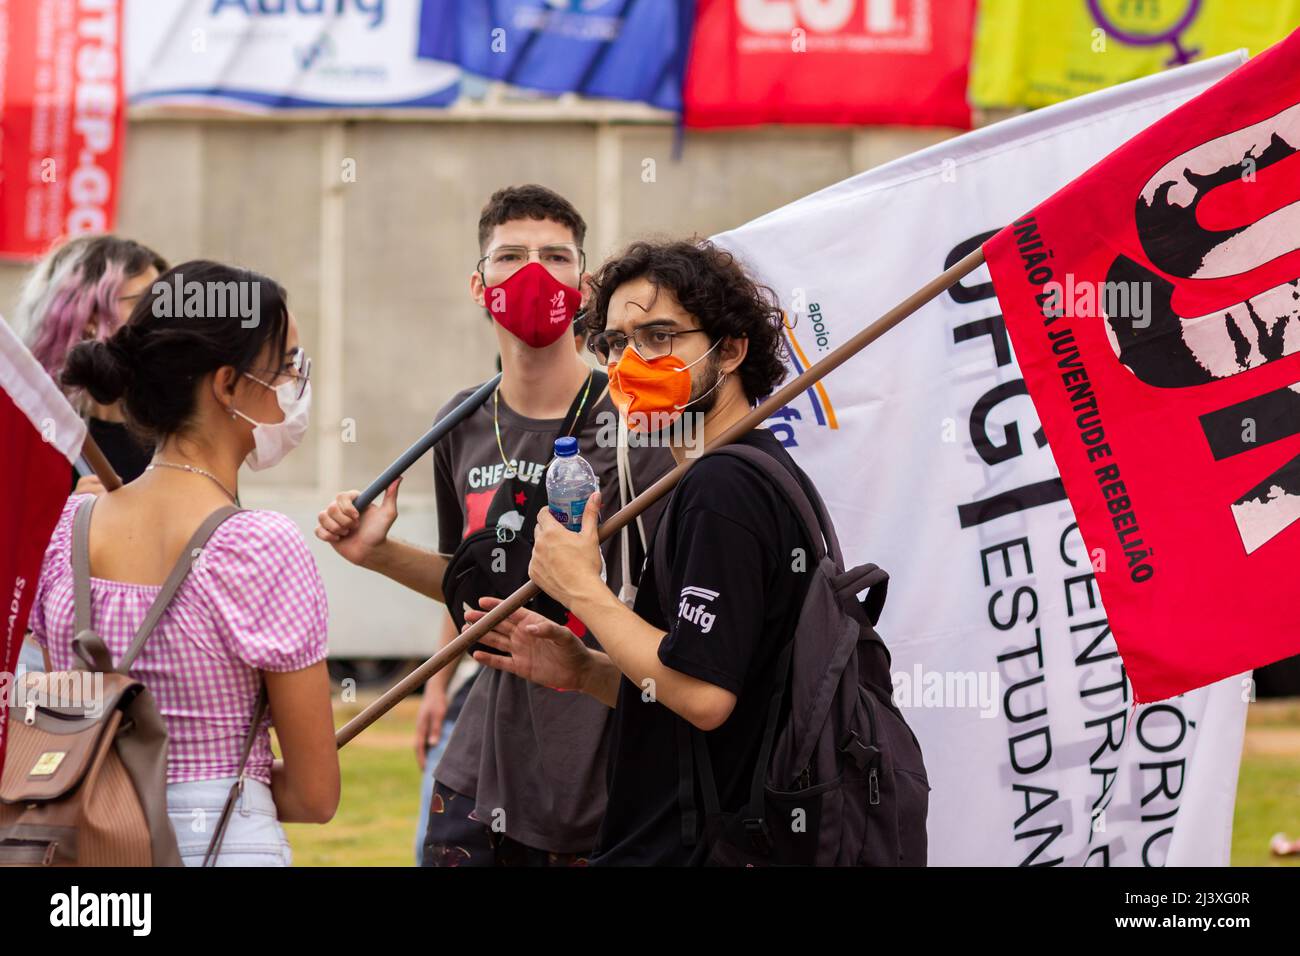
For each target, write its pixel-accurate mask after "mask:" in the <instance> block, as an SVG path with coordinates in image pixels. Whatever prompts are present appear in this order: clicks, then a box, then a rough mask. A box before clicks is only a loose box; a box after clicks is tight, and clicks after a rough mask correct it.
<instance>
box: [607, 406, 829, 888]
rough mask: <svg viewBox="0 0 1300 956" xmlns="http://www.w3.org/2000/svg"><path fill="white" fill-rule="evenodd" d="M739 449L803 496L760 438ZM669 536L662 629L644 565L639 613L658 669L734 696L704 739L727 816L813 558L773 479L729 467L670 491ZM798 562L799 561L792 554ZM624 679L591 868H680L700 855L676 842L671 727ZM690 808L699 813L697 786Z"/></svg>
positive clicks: (750, 760)
mask: <svg viewBox="0 0 1300 956" xmlns="http://www.w3.org/2000/svg"><path fill="white" fill-rule="evenodd" d="M741 443H743V444H746V445H750V446H753V447H755V448H758V449H760V450H762V451H764V452H767V453H768V454H770V455H771V456H772V457H774V458H775V459H777V461H779V462H781V463H782V464H783V465H785V466H786V467H787V468H788V469H790V471H791V472H792V473H793V474H795V475H796V476H797V477H799V478H800V479H801V480H802V481H803V482H804V483H805V485H811V482H810V481H809V480H808V479H807V476H805V475H803V473H802V472H801V471H800V470H799V468H798V466H797V465H795V463H794V461H793V460H792V459H791V458H790V456H789V455H788V454H787V453H786V451H785V449H784V448H782V447H781V445H780V443H779V442H778V441H777V440H776V438H775V437H774V436H773V435H772V433H771V432H770V431H768V430H767V429H765V428H762V429H756V430H754V431H753V432H750V433H749V434H748V435H746V436H745V437H744V438H743V439H741ZM674 494H675V495H676V498H675V501H674V503H673V522H672V526H671V527H667V526H665V523H664V522H663V521H660V522H659V526H658V527H657V528H656V529H655V537H656V538H657V537H658V536H659V535H661V534H662V535H667V539H666V540H667V544H668V555H669V562H668V563H669V568H670V578H671V580H670V581H669V585H668V588H667V590H666V594H667V596H668V597H669V601H668V603H669V606H670V608H671V609H672V618H671V620H668V619H666V618H665V615H664V613H663V610H662V606H661V603H660V592H659V582H658V581H656V577H657V575H656V574H655V568H654V559H653V547H654V545H653V544H652V546H651V547H652V556H651V557H650V559H648V560H647V562H646V566H645V568H644V569H643V571H642V573H641V574H642V576H641V586H640V589H639V591H638V592H637V600H636V606H635V611H636V613H637V614H638V615H639V616H640V617H642V618H644V619H645V620H646V621H648V622H649V623H650V624H653V625H654V626H655V627H659V628H663V629H664V630H665V631H667V632H668V633H667V634H666V635H665V636H664V638H663V641H662V642H661V643H660V645H659V660H660V661H661V662H662V663H663V664H664V665H665V666H667V667H671V668H672V669H673V670H676V671H680V672H681V673H683V674H688V675H690V676H691V677H695V678H698V679H700V680H703V681H707V682H709V683H710V684H714V685H716V686H718V687H721V688H724V689H725V690H729V691H731V692H732V693H734V694H735V695H736V706H735V709H734V710H733V711H732V712H731V716H730V717H728V718H727V721H726V722H725V723H724V724H723V725H722V726H721V727H719V728H717V729H716V730H713V731H710V732H708V733H706V734H705V738H706V740H707V742H708V748H709V756H710V760H711V762H712V764H713V772H714V776H715V779H716V782H717V787H718V797H719V801H720V803H721V807H722V810H723V811H724V812H730V811H734V810H737V809H739V808H740V807H741V806H743V805H744V804H745V802H746V799H747V797H748V795H749V788H750V783H751V781H752V778H753V773H754V767H755V764H756V763H757V759H758V749H759V746H760V744H761V741H762V736H763V726H764V722H765V719H766V715H767V707H768V704H769V702H770V700H771V696H772V693H773V691H774V690H775V689H776V685H777V674H776V663H777V658H778V657H779V656H780V652H781V649H782V648H783V647H784V646H785V645H786V644H787V643H788V642H789V641H790V639H791V638H792V637H793V636H794V631H795V625H796V623H797V621H798V618H799V611H800V608H801V606H802V604H803V599H804V596H805V593H806V591H807V588H808V581H809V572H810V567H809V566H810V565H811V563H812V555H811V552H810V551H808V547H809V544H808V541H807V536H806V535H805V533H804V530H803V525H802V524H801V522H800V521H799V518H798V516H797V515H796V514H795V513H794V512H793V511H792V510H791V508H790V506H789V505H788V504H787V503H786V499H785V498H784V496H783V495H782V494H781V492H780V491H778V490H777V488H776V487H775V486H774V485H773V484H772V482H771V480H770V479H769V478H767V477H766V476H764V475H763V474H762V473H760V472H759V471H758V470H756V469H755V468H754V466H752V465H749V464H747V463H745V462H743V461H740V460H738V459H736V458H731V457H723V456H714V457H706V458H704V459H702V460H700V461H699V462H697V463H696V464H695V465H694V466H693V467H692V468H691V470H690V471H688V472H687V473H686V476H685V477H684V478H683V479H682V482H681V484H680V485H678V487H677V489H676V491H675V492H674ZM801 554H802V558H801V556H800V555H801ZM642 693H643V690H642V688H640V687H637V686H636V685H634V684H633V683H632V682H631V681H630V680H628V679H627V678H626V677H624V678H623V681H622V684H621V685H620V687H619V696H618V705H617V708H616V710H615V715H614V745H613V749H612V750H611V758H610V762H609V770H608V773H607V777H608V780H609V802H608V805H607V807H606V810H605V819H604V822H603V823H602V826H601V830H600V837H599V840H598V843H597V851H596V857H595V859H593V861H592V862H593V863H608V864H642V865H665V864H666V865H686V864H693V863H698V862H700V861H701V859H702V858H703V856H704V855H705V853H706V848H705V847H703V846H701V845H699V844H697V845H696V846H695V847H694V848H688V847H686V846H684V845H683V843H682V824H681V811H680V808H679V805H678V800H677V790H678V763H677V725H678V723H679V722H681V718H680V717H678V716H677V715H676V714H674V713H673V712H672V711H670V710H669V709H668V708H667V707H665V706H663V705H662V704H659V703H656V702H646V701H643V699H642ZM696 794H697V798H696V799H697V802H696V806H697V807H698V808H700V809H701V812H702V808H703V802H702V800H701V798H700V797H699V783H698V779H697V782H696Z"/></svg>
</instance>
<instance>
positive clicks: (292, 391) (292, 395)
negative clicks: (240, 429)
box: [231, 372, 311, 471]
mask: <svg viewBox="0 0 1300 956" xmlns="http://www.w3.org/2000/svg"><path fill="white" fill-rule="evenodd" d="M244 374H245V375H248V373H247V372H245V373H244ZM248 377H249V378H251V379H253V381H254V382H257V384H258V385H262V386H264V387H266V388H271V386H270V385H267V384H266V383H265V382H263V381H262V380H261V379H258V378H254V377H253V376H252V375H248ZM271 390H272V391H273V392H275V400H276V402H277V403H278V404H279V406H280V411H282V412H284V421H282V422H270V423H269V424H268V423H266V422H258V421H253V419H251V418H249V417H248V416H247V415H245V414H244V413H243V412H241V411H239V410H238V409H236V408H232V409H231V411H232V412H234V413H235V414H236V415H238V416H239V417H240V418H242V419H244V421H246V422H252V425H253V450H252V451H250V452H249V453H248V457H247V458H245V459H244V461H245V462H247V463H248V467H249V468H251V469H253V471H262V470H263V469H265V468H273V467H275V466H276V465H278V464H279V463H280V462H281V461H283V460H284V456H285V455H287V454H289V452H291V451H293V450H294V449H295V448H297V447H298V445H299V444H301V443H302V439H303V436H304V435H306V434H307V415H308V412H310V410H311V382H308V383H307V389H306V391H304V392H303V393H302V398H297V397H296V395H297V392H298V382H297V380H296V379H292V378H291V379H289V381H287V382H284V383H282V384H280V385H277V386H275V388H272V389H271Z"/></svg>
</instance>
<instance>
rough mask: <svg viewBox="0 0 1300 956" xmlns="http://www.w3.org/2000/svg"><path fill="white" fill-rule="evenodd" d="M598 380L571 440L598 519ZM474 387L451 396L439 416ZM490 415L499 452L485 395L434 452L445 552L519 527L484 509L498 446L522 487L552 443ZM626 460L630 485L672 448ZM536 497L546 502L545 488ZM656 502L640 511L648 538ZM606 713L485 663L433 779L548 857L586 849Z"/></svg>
mask: <svg viewBox="0 0 1300 956" xmlns="http://www.w3.org/2000/svg"><path fill="white" fill-rule="evenodd" d="M599 385H600V382H599V380H596V381H595V382H593V385H592V394H591V395H590V396H589V397H588V401H590V402H594V404H593V405H592V407H591V411H590V413H589V414H588V415H587V418H586V421H585V423H584V427H583V429H582V431H581V432H580V433H579V435H578V447H579V451H580V453H581V454H582V456H583V457H584V458H586V459H587V461H588V462H590V463H591V467H592V468H593V469H594V470H595V472H596V476H597V478H598V479H599V481H600V490H601V498H602V500H603V506H602V508H601V520H604V519H606V518H608V517H609V516H611V515H612V514H614V513H615V512H616V511H618V509H619V486H618V465H617V457H616V449H615V447H614V444H613V442H611V441H610V440H609V439H610V437H611V434H612V433H613V432H612V427H611V422H616V421H617V418H616V416H617V414H618V413H617V411H616V410H615V408H614V405H613V403H612V402H611V401H610V399H609V393H608V390H607V389H606V390H605V391H603V392H600V393H599V394H597V389H598V388H599ZM472 391H473V389H472V388H469V389H465V390H464V391H462V392H460V393H458V394H457V395H455V396H453V397H452V399H451V401H450V402H448V403H447V405H446V406H445V407H444V408H443V409H442V411H441V412H439V417H441V416H442V415H443V414H445V413H446V412H448V411H450V410H451V408H453V407H454V406H455V405H457V404H459V403H460V402H461V401H462V400H463V399H464V398H465V397H466V396H468V395H469V394H470V393H471V392H472ZM497 418H498V419H499V423H500V428H501V444H500V447H498V445H497V435H496V429H495V427H494V425H493V400H492V398H489V399H488V400H487V401H486V402H485V403H484V404H483V406H482V407H480V408H479V409H478V410H477V411H476V412H475V413H474V414H473V415H471V416H470V417H469V418H468V419H466V420H465V421H464V422H463V423H462V424H460V425H459V426H458V427H457V428H456V429H454V430H453V431H452V432H451V433H450V434H449V435H447V437H446V438H444V439H443V440H442V441H441V442H439V443H438V445H437V447H436V448H435V450H434V463H433V464H434V492H435V496H436V501H437V508H438V550H439V551H441V552H443V553H444V554H451V553H452V552H453V551H455V550H456V547H457V545H458V544H459V543H460V542H461V540H462V539H464V538H465V537H466V536H468V535H470V534H472V533H473V532H475V531H478V530H480V529H481V528H483V527H485V526H487V525H488V523H489V522H492V523H493V524H494V525H495V524H497V523H498V522H500V523H503V524H505V525H506V526H508V527H509V526H512V527H518V525H517V524H512V523H513V522H517V521H519V520H520V518H521V514H520V513H519V512H517V511H514V510H513V509H510V507H509V506H510V504H511V502H497V503H496V509H495V511H494V513H492V514H489V513H488V512H489V509H490V508H491V506H492V505H493V503H494V498H495V497H496V493H497V489H498V488H499V486H500V485H501V483H502V481H503V480H504V479H505V477H506V474H505V473H506V464H505V462H503V461H502V454H501V450H502V449H504V451H505V458H506V460H507V461H509V462H510V463H511V464H513V465H514V467H515V468H516V469H517V470H518V474H519V479H520V481H521V482H529V483H532V484H544V482H545V475H546V466H547V464H548V463H549V462H550V460H551V458H552V457H553V452H552V447H553V446H552V443H553V441H554V439H555V437H556V435H557V434H558V433H559V430H560V426H561V425H562V424H563V422H562V421H561V420H560V419H551V420H541V419H532V418H525V417H523V416H522V415H518V414H516V413H515V412H514V411H512V410H511V409H510V408H508V407H507V406H506V404H505V402H504V401H502V402H500V404H499V407H498V412H497ZM598 436H599V439H600V441H599V444H598V442H597V439H598ZM629 461H630V465H631V469H632V484H633V486H634V487H635V488H636V490H637V491H644V490H645V489H646V488H648V487H649V486H650V484H651V483H652V482H653V481H654V480H655V479H657V478H658V477H659V476H661V475H662V474H664V473H665V472H667V471H668V470H669V469H670V468H671V467H672V465H673V459H672V455H671V454H670V453H669V452H668V451H667V449H663V448H632V449H631V450H630V454H629ZM504 497H505V496H504V495H503V498H504ZM540 501H541V504H545V492H544V491H543V493H542V495H541V498H540ZM518 503H519V504H520V505H522V502H518ZM662 504H663V502H662V501H660V502H658V503H657V507H655V508H652V509H651V510H650V512H648V513H647V514H646V515H645V529H646V532H647V534H649V533H650V532H651V531H653V527H654V524H653V522H654V521H655V520H656V518H657V515H658V512H659V508H660V507H661V506H662ZM539 507H540V505H539ZM498 512H499V513H498ZM618 541H619V535H614V536H613V537H612V538H610V540H609V541H607V542H606V543H605V544H604V546H603V552H604V556H605V564H606V569H607V581H608V583H609V584H610V586H611V587H612V588H613V589H614V590H617V589H618V585H619V583H620V582H621V581H622V580H623V578H622V569H621V567H620V563H621V562H620V560H619V554H620V547H619V543H618ZM632 551H633V557H632V561H631V562H630V563H631V564H632V567H633V569H634V573H633V578H634V579H635V578H636V577H637V576H639V571H640V568H641V561H642V558H643V554H642V552H641V548H640V544H639V541H637V540H636V536H635V534H634V535H633V548H632ZM501 597H505V595H501ZM578 629H580V626H579V628H578ZM592 636H593V637H596V638H597V639H598V635H592ZM612 715H613V711H612V710H610V709H609V708H608V707H606V706H605V705H604V704H602V703H600V701H598V700H595V699H594V698H591V697H588V696H587V695H586V694H583V693H580V692H578V691H556V690H551V689H550V688H547V687H542V686H539V685H537V684H533V683H531V682H529V681H525V680H523V679H521V678H518V677H515V676H514V675H513V674H506V673H502V672H501V671H497V670H492V669H490V668H485V669H484V670H483V671H482V672H481V673H480V674H479V675H478V677H477V678H476V679H475V682H474V686H473V688H472V689H471V690H470V695H469V699H468V700H466V702H465V706H464V708H463V709H462V710H461V712H460V717H459V718H458V719H457V721H456V726H455V729H454V731H453V732H452V736H451V740H450V741H449V742H448V744H447V750H446V753H445V754H444V755H443V758H442V760H441V761H440V762H439V764H438V767H437V770H436V771H435V774H434V775H435V777H436V779H437V780H438V781H439V782H440V783H442V784H443V785H445V786H447V787H450V788H451V789H452V790H455V791H456V792H458V793H463V794H466V795H467V796H472V797H474V803H475V812H476V815H477V816H478V817H479V818H480V819H481V820H482V821H483V822H484V823H485V824H491V823H492V822H493V821H494V820H498V819H500V820H501V821H502V823H503V824H504V828H505V832H506V834H507V835H508V836H510V837H511V838H512V839H515V840H518V841H519V842H520V843H523V844H524V845H526V846H529V847H533V848H535V849H539V850H546V851H548V852H551V853H588V852H590V851H591V850H592V848H593V847H594V846H595V842H596V832H597V830H598V829H599V827H600V821H601V818H602V817H603V816H604V814H605V788H606V783H605V763H606V759H607V756H608V749H609V739H610V734H609V728H610V719H611V717H612ZM502 815H504V816H502Z"/></svg>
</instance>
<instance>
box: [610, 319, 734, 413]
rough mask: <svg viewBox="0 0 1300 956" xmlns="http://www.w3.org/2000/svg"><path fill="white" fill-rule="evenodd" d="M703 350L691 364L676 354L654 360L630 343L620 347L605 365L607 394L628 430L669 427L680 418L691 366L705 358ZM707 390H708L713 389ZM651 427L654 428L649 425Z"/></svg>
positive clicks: (687, 394)
mask: <svg viewBox="0 0 1300 956" xmlns="http://www.w3.org/2000/svg"><path fill="white" fill-rule="evenodd" d="M721 342H722V339H718V341H717V342H714V343H713V345H712V346H710V348H709V352H712V351H713V350H714V349H716V348H717V347H718V345H719V344H721ZM709 352H705V353H704V355H701V356H700V357H699V358H697V359H696V360H695V362H692V363H691V364H690V365H683V364H681V359H679V358H678V357H677V356H676V355H661V356H659V357H658V358H654V359H649V360H647V359H643V358H642V357H641V355H640V353H639V352H637V350H636V349H635V348H633V347H632V345H631V343H629V344H628V347H627V348H626V349H624V350H623V357H622V358H621V359H619V360H618V362H616V363H615V364H613V365H610V366H608V368H607V371H608V372H609V394H610V397H611V398H612V399H613V400H614V404H615V405H616V406H618V410H619V411H620V412H622V414H623V419H624V420H625V421H626V422H627V427H628V430H629V431H634V432H641V431H659V430H661V429H663V428H666V427H668V426H669V425H671V424H672V423H673V422H675V421H677V419H679V418H681V417H682V410H683V409H685V408H686V407H687V406H688V405H690V404H692V401H696V402H698V401H699V400H700V398H704V397H705V395H707V394H708V392H705V393H704V395H701V396H700V398H697V399H694V400H692V399H691V373H690V371H689V370H690V368H691V365H695V364H696V362H700V361H702V360H703V359H705V358H706V357H707V356H708V354H709ZM724 378H726V376H725V375H719V376H718V381H717V382H716V383H714V386H713V388H717V387H718V385H720V384H721V383H722V380H723V379H724ZM712 390H713V389H710V390H709V391H712ZM651 426H653V427H651Z"/></svg>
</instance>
